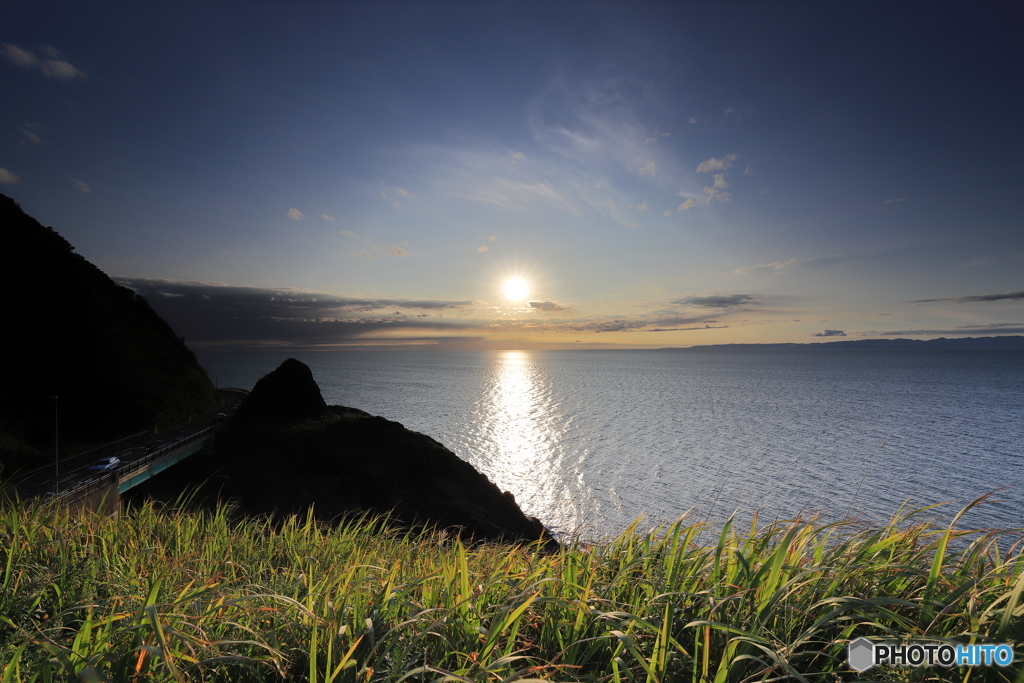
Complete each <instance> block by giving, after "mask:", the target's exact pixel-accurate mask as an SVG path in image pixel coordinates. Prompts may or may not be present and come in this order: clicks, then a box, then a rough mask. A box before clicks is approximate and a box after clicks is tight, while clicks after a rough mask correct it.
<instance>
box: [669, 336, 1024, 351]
mask: <svg viewBox="0 0 1024 683" xmlns="http://www.w3.org/2000/svg"><path fill="white" fill-rule="evenodd" d="M783 349H794V350H804V351H820V350H826V349H828V350H841V349H907V350H932V349H941V350H947V349H950V350H979V351H984V350H989V351H1024V336H1021V335H1007V336H1005V337H962V338H960V339H948V338H946V337H939V338H938V339H903V338H900V339H851V340H845V341H832V342H807V343H803V344H800V343H788V344H707V345H704V346H690V347H666V348H663V349H658V351H760V350H763V351H772V350H783Z"/></svg>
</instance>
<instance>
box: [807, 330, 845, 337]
mask: <svg viewBox="0 0 1024 683" xmlns="http://www.w3.org/2000/svg"><path fill="white" fill-rule="evenodd" d="M811 336H812V337H845V336H846V333H845V332H843V331H842V330H825V331H824V332H815V333H814V334H812V335H811Z"/></svg>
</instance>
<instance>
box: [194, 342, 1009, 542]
mask: <svg viewBox="0 0 1024 683" xmlns="http://www.w3.org/2000/svg"><path fill="white" fill-rule="evenodd" d="M293 355H295V357H297V358H299V359H300V360H302V361H303V362H305V363H307V364H308V365H309V366H310V367H311V368H312V370H313V374H314V377H315V378H316V380H317V382H318V383H319V384H320V387H321V391H322V393H323V395H324V398H325V399H326V400H327V402H328V403H333V404H341V405H349V406H354V407H357V408H361V409H363V410H366V411H368V412H370V413H373V414H377V415H383V416H384V417H387V418H389V419H392V420H397V421H399V422H401V423H402V424H404V425H405V426H406V427H408V428H410V429H414V430H416V431H421V432H424V433H426V434H429V435H430V436H432V437H434V438H436V439H438V440H439V441H441V442H442V443H443V444H445V445H446V446H448V447H449V448H451V449H452V450H453V451H455V452H456V453H457V454H458V455H459V456H460V457H462V458H463V459H465V460H468V461H469V462H471V463H473V464H474V465H475V466H476V467H477V468H479V469H480V470H482V471H483V472H484V473H486V474H487V475H488V476H489V477H490V478H491V479H492V480H493V481H495V483H497V484H498V485H499V486H500V487H501V488H502V489H503V490H504V489H507V490H510V491H512V492H513V493H514V494H515V496H516V500H517V501H518V502H519V503H520V505H521V506H522V507H523V508H524V510H525V511H526V512H528V513H529V514H532V515H536V516H537V517H539V518H540V519H541V520H543V521H544V522H545V523H546V524H548V525H549V526H550V527H552V528H554V529H556V530H559V531H563V532H571V531H574V530H583V531H584V532H585V533H586V534H587V535H589V536H600V535H605V534H610V533H615V532H617V531H621V530H622V529H624V528H625V527H627V526H628V525H629V524H630V523H631V522H632V521H633V520H634V519H636V518H637V517H639V516H641V515H643V516H644V517H645V526H648V525H653V524H655V523H659V522H666V521H671V520H673V519H675V518H676V517H678V516H679V515H681V514H684V513H686V512H687V511H690V515H691V517H692V518H693V519H710V520H712V521H720V520H721V519H724V518H726V517H728V516H729V515H730V514H731V513H733V512H738V513H739V516H740V517H742V518H747V517H749V515H750V514H751V513H752V512H754V511H758V512H759V513H760V515H761V518H762V519H773V518H789V517H793V516H796V515H799V514H804V515H807V514H812V513H817V514H820V515H821V516H823V517H824V518H826V519H835V518H838V517H842V516H846V515H847V514H857V515H863V516H866V517H870V518H872V519H876V520H877V519H884V518H888V517H889V516H890V515H891V514H892V513H893V512H894V511H895V510H897V509H898V508H899V507H900V506H901V505H902V504H903V503H904V502H905V501H906V500H908V499H910V500H911V502H912V503H913V504H915V505H925V504H932V503H941V502H947V501H948V502H950V503H951V506H950V508H953V507H959V506H960V505H963V504H964V503H966V502H968V501H970V500H972V499H973V498H975V497H976V496H979V495H981V494H983V493H986V492H989V491H992V490H995V489H1001V490H1000V491H999V492H998V496H997V497H998V498H999V499H1000V500H1001V501H1002V502H997V503H992V504H988V505H985V506H983V507H981V508H980V509H978V510H977V511H975V512H972V513H970V516H969V517H968V518H967V520H966V521H967V522H969V523H970V525H973V526H979V527H981V526H998V527H1002V528H1009V527H1020V526H1024V490H1022V489H1024V486H1022V484H1024V354H1020V353H1014V352H924V353H922V352H909V353H908V352H895V351H894V352H880V351H872V352H838V353H833V352H819V353H806V352H803V353H799V352H760V353H735V352H731V353H726V352H722V353H713V352H704V353H673V352H658V351H548V352H537V351H497V352H483V351H481V352H444V351H348V352H323V353H305V354H303V353H296V354H293ZM285 357H287V356H286V355H285V354H278V353H205V354H200V360H201V361H202V362H203V364H204V366H205V367H206V368H207V369H208V371H209V372H210V373H211V376H212V375H214V374H216V375H217V379H218V382H219V384H220V385H221V386H242V387H246V388H248V387H251V386H252V385H253V384H254V383H255V381H256V380H257V379H258V378H259V377H261V376H262V375H264V374H266V373H267V372H269V371H270V370H272V369H273V368H275V367H276V366H277V365H278V364H279V363H280V362H281V361H282V360H284V358H285Z"/></svg>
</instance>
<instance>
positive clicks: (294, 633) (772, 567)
mask: <svg viewBox="0 0 1024 683" xmlns="http://www.w3.org/2000/svg"><path fill="white" fill-rule="evenodd" d="M916 519H917V517H916V516H915V515H913V514H906V515H903V516H901V517H900V518H899V519H896V520H894V521H893V523H892V524H890V525H888V526H884V527H880V528H864V527H862V526H860V525H858V524H857V523H855V522H853V521H849V522H844V523H841V524H831V525H820V524H817V523H815V522H812V521H792V522H786V523H776V524H769V525H767V526H762V527H752V528H751V529H750V530H749V532H746V533H738V532H737V530H736V529H735V528H733V527H732V526H731V525H729V524H727V525H725V527H724V529H722V531H721V533H720V534H715V535H709V534H710V532H709V530H708V529H707V528H705V527H704V526H702V525H700V524H694V525H690V524H688V523H686V522H685V521H680V522H677V523H676V524H673V525H671V526H668V527H665V528H661V529H658V530H655V531H652V532H649V533H640V532H638V531H636V530H630V531H628V532H626V533H624V534H622V535H621V536H619V537H617V538H615V539H612V540H610V541H608V542H607V543H601V544H597V545H572V544H569V545H566V546H565V547H564V548H563V549H562V550H560V551H558V552H555V553H545V552H543V550H542V548H541V546H539V545H537V544H534V545H532V546H521V545H480V546H473V547H466V546H464V545H462V544H461V543H460V542H459V541H458V540H456V539H453V538H451V537H447V536H445V535H444V534H441V533H411V532H400V531H396V530H395V529H394V528H390V527H388V526H387V525H385V524H382V523H380V521H379V520H372V519H365V520H362V521H359V522H351V523H346V524H341V525H337V526H328V525H324V524H321V523H318V522H316V521H315V519H314V518H313V516H312V515H310V516H309V517H307V518H305V519H302V518H296V517H292V518H290V519H288V520H286V521H284V522H283V523H278V524H274V523H271V522H268V521H265V520H258V519H251V518H250V519H245V520H242V521H239V522H232V521H231V516H230V515H229V510H227V509H226V508H223V507H221V508H219V509H217V510H216V511H214V512H187V511H182V510H173V509H169V508H168V509H158V508H156V507H154V506H152V505H149V506H144V507H142V508H140V509H136V510H132V511H129V512H126V513H123V514H122V515H121V516H120V517H119V518H116V519H115V518H105V517H100V516H78V515H72V514H68V513H67V512H65V511H60V510H56V509H53V508H48V507H44V506H39V505H36V506H13V507H8V508H5V509H4V510H3V511H2V514H0V667H2V669H0V671H2V675H0V680H2V681H3V682H4V683H8V682H10V683H25V682H28V681H37V682H41V681H54V680H82V681H110V682H118V683H138V682H142V681H275V680H284V681H310V682H316V683H321V682H332V681H338V682H340V681H349V682H356V681H360V682H361V681H402V680H411V681H433V680H459V681H496V682H497V681H513V680H535V679H543V680H559V681H615V682H620V681H647V682H651V681H721V682H724V681H773V680H794V681H802V680H805V681H838V680H858V679H860V680H908V681H924V680H959V681H967V680H1006V681H1012V680H1015V679H1016V680H1019V677H1018V669H1019V667H1020V665H1019V663H1018V664H1014V665H1013V666H1011V667H1007V668H995V667H992V668H984V669H982V668H978V669H968V668H952V669H943V668H939V667H930V668H928V667H926V668H918V669H914V668H886V669H880V668H874V669H870V670H868V671H866V672H864V674H862V675H860V676H858V675H856V674H854V673H853V672H851V671H850V669H849V667H848V665H847V663H846V649H845V648H846V644H847V643H848V642H849V641H850V640H851V639H854V638H857V637H859V636H867V637H869V638H874V639H883V640H888V639H893V638H913V639H923V640H927V641H934V640H949V639H953V640H955V641H956V642H960V643H991V642H1010V643H1011V644H1013V645H1014V647H1015V648H1018V649H1019V648H1020V647H1021V646H1022V641H1024V616H1022V612H1024V609H1022V603H1021V593H1022V589H1024V573H1022V557H1021V554H1020V550H1019V548H1018V547H1017V546H1014V547H1012V548H1007V547H1006V543H1008V542H1009V541H1011V540H1012V539H1010V538H1008V537H1007V536H1006V535H1002V536H1001V535H999V534H997V533H995V532H961V531H954V530H951V529H938V528H934V527H931V526H929V525H928V524H925V523H916V522H915V520H916ZM705 536H706V538H705V541H702V540H701V539H702V538H704V537H705ZM997 541H1001V542H1002V543H1003V545H1002V547H1000V545H999V544H998V543H997ZM1018 656H1019V655H1018Z"/></svg>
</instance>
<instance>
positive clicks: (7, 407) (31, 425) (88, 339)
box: [0, 194, 220, 469]
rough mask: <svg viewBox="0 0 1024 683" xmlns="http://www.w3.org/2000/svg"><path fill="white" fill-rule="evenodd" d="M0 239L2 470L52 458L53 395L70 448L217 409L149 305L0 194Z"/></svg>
mask: <svg viewBox="0 0 1024 683" xmlns="http://www.w3.org/2000/svg"><path fill="white" fill-rule="evenodd" d="M0 243H2V244H3V252H2V254H3V256H2V258H3V268H0V283H2V286H3V291H4V292H5V293H6V294H7V295H8V305H7V307H6V313H7V316H6V320H7V322H8V324H7V325H6V326H5V331H6V334H5V335H4V337H5V339H4V342H5V347H6V348H7V349H8V354H7V355H6V356H5V358H4V363H3V365H2V366H0V464H6V465H7V466H8V467H12V468H16V467H19V466H28V465H32V464H33V462H32V461H33V460H34V459H36V458H38V457H39V455H40V451H45V452H47V453H49V455H48V456H47V457H49V458H52V453H53V438H54V433H53V429H54V427H53V425H54V419H55V415H54V407H55V406H54V404H55V401H54V398H53V397H54V396H56V397H58V398H57V401H56V403H57V411H58V414H57V419H58V423H59V429H60V440H61V443H62V444H66V445H70V444H71V443H73V442H78V443H88V442H96V441H101V440H104V439H109V438H115V437H118V436H124V435H126V434H129V433H132V432H137V431H141V430H143V429H151V430H152V429H164V428H170V427H175V426H179V425H183V424H187V423H188V422H189V421H190V420H192V419H198V418H200V417H203V416H204V415H209V414H211V413H213V412H216V410H217V409H218V407H219V405H220V399H219V397H218V396H217V392H216V389H215V388H214V387H213V384H212V383H211V382H210V380H209V377H207V375H206V371H205V370H203V368H202V366H200V365H199V362H198V361H197V360H196V357H195V355H194V354H193V353H192V351H190V350H189V349H188V347H186V346H185V342H184V340H182V339H180V338H179V337H177V336H176V335H175V334H174V331H173V330H172V329H171V327H170V325H168V324H167V323H166V322H165V321H164V320H163V319H162V318H160V316H158V315H157V314H156V313H155V312H154V311H153V309H152V308H150V306H149V304H148V303H147V302H146V300H145V299H144V298H142V297H141V296H139V295H137V294H135V293H134V292H133V291H131V290H130V289H127V288H125V287H121V286H120V285H117V284H116V283H114V281H113V280H111V279H110V278H109V277H108V276H107V275H106V274H105V273H103V271H101V270H100V269H99V268H97V267H96V266H95V265H93V264H92V263H90V262H89V261H87V260H86V259H85V258H84V257H82V256H81V255H79V254H76V253H75V252H74V247H73V246H71V244H70V243H69V242H68V241H67V240H66V239H64V238H63V237H61V236H60V235H59V234H58V233H57V232H56V231H55V230H54V229H53V228H47V227H44V226H42V225H41V224H40V223H39V221H37V220H35V219H34V218H32V217H31V216H29V215H27V214H26V213H25V212H24V211H22V210H21V207H20V206H18V204H17V203H16V202H15V201H14V200H13V199H11V198H10V197H7V196H6V195H2V194H0ZM62 451H63V449H62ZM5 469H6V468H5Z"/></svg>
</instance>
